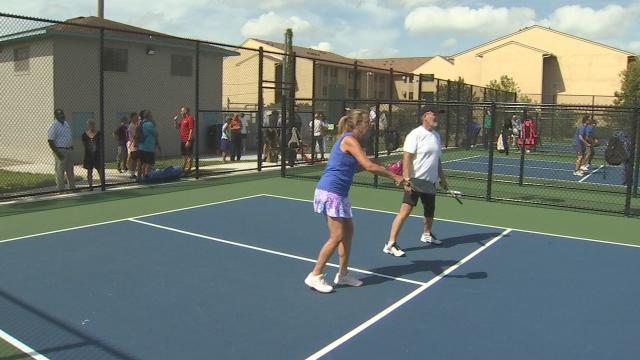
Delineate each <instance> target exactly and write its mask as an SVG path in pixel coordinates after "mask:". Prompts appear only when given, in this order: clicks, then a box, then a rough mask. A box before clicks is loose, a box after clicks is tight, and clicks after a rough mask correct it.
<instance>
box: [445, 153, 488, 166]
mask: <svg viewBox="0 0 640 360" xmlns="http://www.w3.org/2000/svg"><path fill="white" fill-rule="evenodd" d="M483 156H484V155H475V156H468V157H464V158H460V159H452V160H447V161H443V162H442V163H443V164H447V163H452V162H456V161H463V160H468V159H475V158H479V157H483Z"/></svg>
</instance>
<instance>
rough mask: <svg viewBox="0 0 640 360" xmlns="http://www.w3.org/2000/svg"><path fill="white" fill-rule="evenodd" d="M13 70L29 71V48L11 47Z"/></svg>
mask: <svg viewBox="0 0 640 360" xmlns="http://www.w3.org/2000/svg"><path fill="white" fill-rule="evenodd" d="M13 71H15V72H27V71H29V48H28V47H21V48H15V49H13Z"/></svg>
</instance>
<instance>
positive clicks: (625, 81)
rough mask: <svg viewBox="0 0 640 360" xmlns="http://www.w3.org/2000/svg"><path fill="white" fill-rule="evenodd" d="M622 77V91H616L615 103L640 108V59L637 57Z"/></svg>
mask: <svg viewBox="0 0 640 360" xmlns="http://www.w3.org/2000/svg"><path fill="white" fill-rule="evenodd" d="M620 77H621V79H622V87H621V89H620V91H616V93H615V95H616V99H615V100H614V103H615V104H616V105H622V106H640V57H636V60H635V61H634V62H632V63H631V65H629V67H628V68H627V70H624V71H623V72H622V73H621V74H620Z"/></svg>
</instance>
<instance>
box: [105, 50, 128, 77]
mask: <svg viewBox="0 0 640 360" xmlns="http://www.w3.org/2000/svg"><path fill="white" fill-rule="evenodd" d="M102 54H103V55H102V56H103V59H102V61H103V63H102V66H104V71H115V72H127V69H128V67H129V50H128V49H116V48H108V47H106V48H104V52H103V53H102Z"/></svg>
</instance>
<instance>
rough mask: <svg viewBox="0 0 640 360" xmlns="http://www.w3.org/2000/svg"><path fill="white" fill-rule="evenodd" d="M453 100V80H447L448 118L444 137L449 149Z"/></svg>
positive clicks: (445, 145) (445, 144)
mask: <svg viewBox="0 0 640 360" xmlns="http://www.w3.org/2000/svg"><path fill="white" fill-rule="evenodd" d="M450 100H451V80H447V99H446V101H447V117H446V120H445V123H444V125H445V135H444V147H446V148H448V147H449V137H450V131H451V111H450V110H451V109H450V108H449V101H450Z"/></svg>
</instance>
